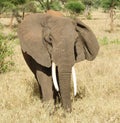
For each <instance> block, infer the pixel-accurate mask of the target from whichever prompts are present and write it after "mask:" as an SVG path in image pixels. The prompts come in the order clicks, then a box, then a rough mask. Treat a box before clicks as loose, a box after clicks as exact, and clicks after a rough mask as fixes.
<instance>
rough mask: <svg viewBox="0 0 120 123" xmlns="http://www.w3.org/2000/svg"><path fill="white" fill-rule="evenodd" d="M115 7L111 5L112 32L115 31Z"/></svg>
mask: <svg viewBox="0 0 120 123" xmlns="http://www.w3.org/2000/svg"><path fill="white" fill-rule="evenodd" d="M114 14H115V12H114V9H113V7H111V9H110V19H111V22H110V32H113V31H114Z"/></svg>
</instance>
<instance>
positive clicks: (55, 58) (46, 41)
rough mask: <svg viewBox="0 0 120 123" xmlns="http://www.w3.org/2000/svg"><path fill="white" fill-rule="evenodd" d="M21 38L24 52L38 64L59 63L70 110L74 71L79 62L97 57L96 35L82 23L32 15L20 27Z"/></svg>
mask: <svg viewBox="0 0 120 123" xmlns="http://www.w3.org/2000/svg"><path fill="white" fill-rule="evenodd" d="M18 36H19V39H20V44H21V47H22V50H23V52H27V53H28V54H29V55H30V56H31V57H32V58H34V59H35V60H36V62H37V63H39V64H41V65H42V66H45V67H51V65H52V62H54V63H55V64H56V66H57V67H58V81H59V87H60V93H61V98H62V103H63V107H64V108H65V109H71V101H70V79H71V69H72V66H73V65H74V64H75V63H76V62H80V61H82V60H85V59H87V60H93V59H94V58H95V57H96V55H97V53H98V50H99V45H98V42H97V40H96V37H95V35H94V34H93V32H92V31H91V30H90V29H89V27H87V26H86V25H85V24H83V23H82V22H81V21H79V20H72V19H69V18H66V17H57V16H52V15H48V14H33V15H30V16H27V17H26V19H25V20H24V21H23V22H22V23H21V24H20V26H19V30H18Z"/></svg>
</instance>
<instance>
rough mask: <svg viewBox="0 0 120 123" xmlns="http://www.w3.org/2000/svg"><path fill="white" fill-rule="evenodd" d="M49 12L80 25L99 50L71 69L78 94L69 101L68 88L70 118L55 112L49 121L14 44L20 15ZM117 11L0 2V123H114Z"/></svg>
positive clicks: (22, 0) (118, 79)
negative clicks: (91, 58)
mask: <svg viewBox="0 0 120 123" xmlns="http://www.w3.org/2000/svg"><path fill="white" fill-rule="evenodd" d="M49 9H53V10H57V11H61V12H62V13H63V14H64V15H65V16H69V17H72V18H75V17H77V18H78V19H80V20H82V21H83V22H84V23H86V24H87V25H89V27H91V29H92V30H93V32H94V33H95V35H96V37H97V39H98V41H99V44H100V51H99V54H98V56H97V58H96V59H95V60H94V61H92V62H88V61H83V62H81V63H78V64H76V65H75V68H76V74H77V82H78V94H77V96H76V97H73V91H72V89H73V87H72V89H71V95H72V98H71V100H72V106H73V111H72V112H71V113H65V112H64V111H63V109H62V108H57V109H56V112H55V113H54V114H53V115H49V113H48V111H47V110H46V108H44V104H43V102H42V101H41V100H40V98H39V97H40V95H39V89H38V85H37V82H36V81H35V79H34V76H33V74H32V73H31V71H30V70H29V68H28V67H27V65H26V63H25V62H24V59H23V57H22V53H21V49H20V45H19V40H18V38H17V26H18V23H21V21H22V20H23V19H24V17H25V16H26V15H28V14H31V13H35V12H46V11H47V10H49ZM119 9H120V1H119V0H0V123H21V122H23V123H68V122H69V123H120V10H119ZM71 85H72V82H71ZM58 107H59V106H58ZM48 109H49V105H48Z"/></svg>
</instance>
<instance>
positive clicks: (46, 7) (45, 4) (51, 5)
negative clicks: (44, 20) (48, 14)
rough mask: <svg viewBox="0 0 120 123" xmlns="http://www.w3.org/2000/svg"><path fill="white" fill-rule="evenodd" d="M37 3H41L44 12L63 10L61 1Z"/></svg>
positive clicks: (45, 0) (44, 0)
mask: <svg viewBox="0 0 120 123" xmlns="http://www.w3.org/2000/svg"><path fill="white" fill-rule="evenodd" d="M36 1H38V2H39V3H40V5H41V8H42V9H43V10H49V9H53V10H60V9H61V8H62V7H61V2H60V0H36ZM62 2H64V1H62Z"/></svg>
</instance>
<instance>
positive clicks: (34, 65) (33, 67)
mask: <svg viewBox="0 0 120 123" xmlns="http://www.w3.org/2000/svg"><path fill="white" fill-rule="evenodd" d="M22 54H23V57H24V59H25V62H26V63H27V65H28V67H29V68H30V70H31V71H32V72H33V74H34V76H35V79H36V80H37V77H36V68H37V63H36V61H35V60H34V59H33V58H32V57H31V56H30V55H28V54H27V53H24V52H23V51H22ZM37 82H38V80H37ZM38 86H39V92H40V98H42V91H41V86H40V84H39V82H38Z"/></svg>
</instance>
